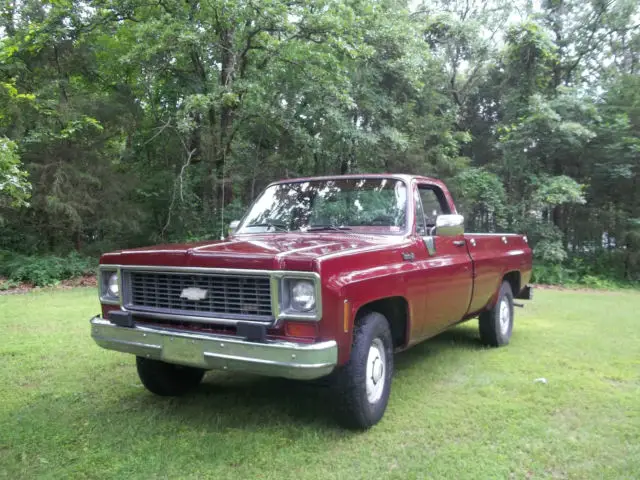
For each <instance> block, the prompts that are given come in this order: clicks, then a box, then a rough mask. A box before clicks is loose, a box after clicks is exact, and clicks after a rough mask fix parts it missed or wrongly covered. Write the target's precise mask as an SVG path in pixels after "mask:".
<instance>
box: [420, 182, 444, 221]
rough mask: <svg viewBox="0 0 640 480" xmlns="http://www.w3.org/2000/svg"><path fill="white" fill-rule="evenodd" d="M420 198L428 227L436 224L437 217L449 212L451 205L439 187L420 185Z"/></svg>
mask: <svg viewBox="0 0 640 480" xmlns="http://www.w3.org/2000/svg"><path fill="white" fill-rule="evenodd" d="M419 191H420V199H421V200H422V209H423V211H424V220H425V223H426V226H427V228H428V227H434V226H435V225H436V217H437V216H438V215H442V214H443V213H445V214H446V213H449V205H448V204H447V201H446V199H445V197H444V194H443V193H442V190H440V189H439V188H438V187H436V186H433V185H420V186H419Z"/></svg>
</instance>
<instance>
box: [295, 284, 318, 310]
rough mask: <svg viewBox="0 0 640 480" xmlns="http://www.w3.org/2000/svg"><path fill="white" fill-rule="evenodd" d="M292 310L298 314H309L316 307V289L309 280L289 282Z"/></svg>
mask: <svg viewBox="0 0 640 480" xmlns="http://www.w3.org/2000/svg"><path fill="white" fill-rule="evenodd" d="M289 288H290V289H291V293H290V298H291V308H292V309H293V310H296V311H298V312H309V311H311V310H313V309H314V308H315V306H316V287H315V285H314V283H313V282H311V281H309V280H294V281H291V282H289Z"/></svg>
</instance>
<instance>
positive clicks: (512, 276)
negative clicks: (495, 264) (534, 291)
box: [502, 272, 520, 297]
mask: <svg viewBox="0 0 640 480" xmlns="http://www.w3.org/2000/svg"><path fill="white" fill-rule="evenodd" d="M502 281H503V282H504V281H507V282H509V284H510V285H511V291H512V292H513V296H514V297H515V296H517V295H518V293H520V272H509V273H507V274H506V275H505V276H504V278H503V279H502Z"/></svg>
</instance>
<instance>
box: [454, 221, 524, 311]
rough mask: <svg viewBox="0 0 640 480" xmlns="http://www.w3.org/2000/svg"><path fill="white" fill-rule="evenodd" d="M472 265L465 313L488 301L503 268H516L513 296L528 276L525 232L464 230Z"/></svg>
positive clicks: (502, 272) (501, 274)
mask: <svg viewBox="0 0 640 480" xmlns="http://www.w3.org/2000/svg"><path fill="white" fill-rule="evenodd" d="M464 239H465V243H466V245H467V251H468V252H469V256H470V257H471V260H472V265H473V279H474V282H473V295H472V298H471V303H470V304H469V313H470V314H473V313H475V312H478V311H480V310H482V309H484V308H485V307H486V305H487V304H489V303H491V301H492V300H493V297H494V296H495V293H496V292H497V290H498V286H499V284H500V282H501V281H502V278H503V276H504V274H505V272H510V271H519V272H520V278H519V280H518V282H517V283H518V287H517V288H516V289H515V290H518V291H514V292H513V294H514V296H517V295H518V293H519V292H520V290H521V289H523V288H524V287H525V286H526V285H527V283H529V280H530V279H531V261H532V259H531V250H530V249H529V248H528V247H529V245H528V240H527V237H526V236H525V235H518V234H513V233H465V234H464Z"/></svg>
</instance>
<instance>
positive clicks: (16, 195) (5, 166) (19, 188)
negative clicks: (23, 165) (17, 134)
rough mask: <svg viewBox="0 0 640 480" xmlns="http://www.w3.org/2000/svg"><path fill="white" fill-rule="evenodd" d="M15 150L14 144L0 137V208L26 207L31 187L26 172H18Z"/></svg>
mask: <svg viewBox="0 0 640 480" xmlns="http://www.w3.org/2000/svg"><path fill="white" fill-rule="evenodd" d="M17 150H18V147H17V145H16V144H15V143H14V142H12V141H11V140H9V139H8V138H6V137H4V138H3V137H0V208H2V207H9V206H10V207H21V206H27V205H28V203H27V200H28V199H29V196H30V190H31V185H30V184H29V182H28V181H27V174H26V172H24V171H22V170H20V157H18V153H17ZM1 218H2V217H0V219H1Z"/></svg>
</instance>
